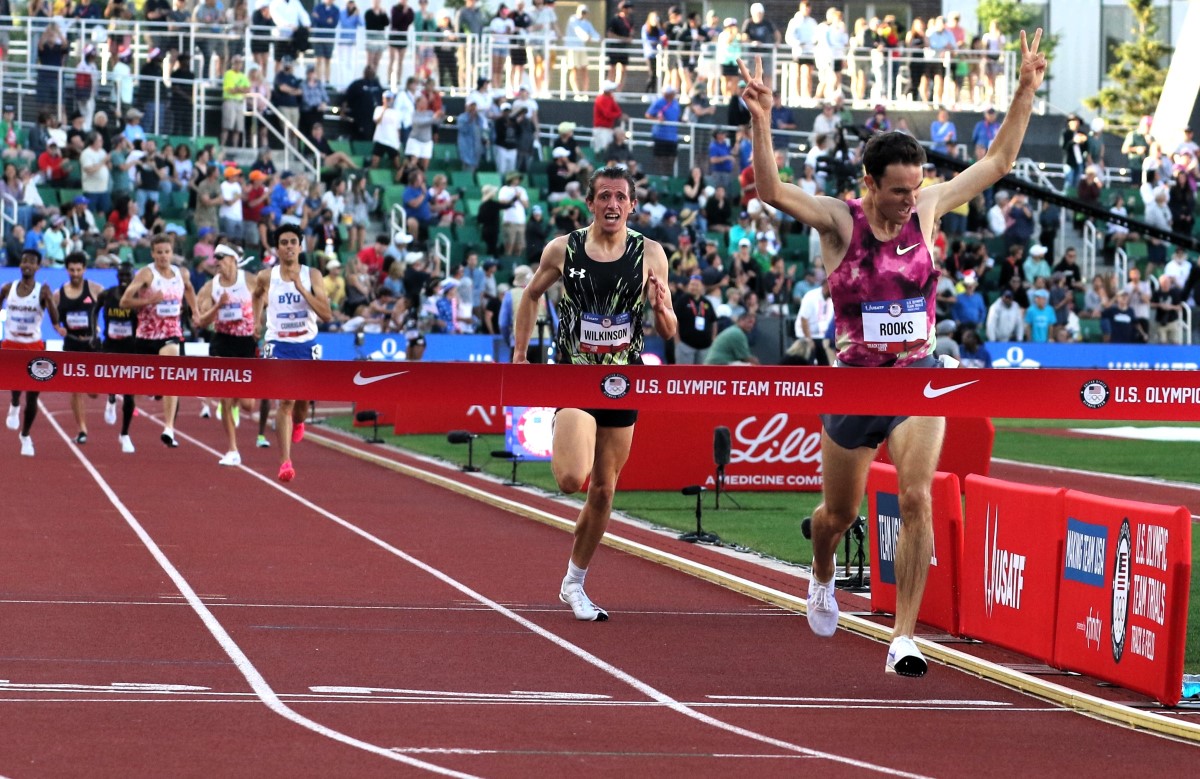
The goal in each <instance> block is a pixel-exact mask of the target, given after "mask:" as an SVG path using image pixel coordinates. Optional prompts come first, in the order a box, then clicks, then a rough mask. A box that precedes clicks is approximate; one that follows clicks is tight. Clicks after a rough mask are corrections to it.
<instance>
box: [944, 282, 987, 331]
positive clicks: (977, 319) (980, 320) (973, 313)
mask: <svg viewBox="0 0 1200 779" xmlns="http://www.w3.org/2000/svg"><path fill="white" fill-rule="evenodd" d="M987 313H988V312H987V302H986V301H985V300H984V298H983V294H982V293H980V292H979V279H978V278H977V277H976V275H975V271H967V272H966V273H964V274H963V277H962V290H961V291H960V292H959V293H958V294H957V295H956V296H955V300H954V305H953V306H952V307H951V309H950V315H951V317H952V318H953V319H954V321H955V322H957V323H958V324H959V325H967V326H970V327H982V326H983V325H984V322H985V320H986V319H987Z"/></svg>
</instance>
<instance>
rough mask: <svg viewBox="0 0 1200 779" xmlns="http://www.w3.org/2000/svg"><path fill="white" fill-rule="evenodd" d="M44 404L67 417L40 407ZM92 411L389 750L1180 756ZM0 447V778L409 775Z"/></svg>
mask: <svg viewBox="0 0 1200 779" xmlns="http://www.w3.org/2000/svg"><path fill="white" fill-rule="evenodd" d="M47 402H48V403H49V404H50V405H51V407H52V408H54V409H56V410H57V411H56V414H55V417H56V419H58V420H61V422H62V423H63V425H64V427H65V429H66V430H67V431H68V432H69V433H72V434H73V432H74V429H73V423H72V422H71V421H70V414H69V412H68V411H65V402H62V401H60V400H58V399H56V398H47ZM156 406H157V404H151V408H152V410H157V408H156ZM99 408H100V406H99V405H98V404H97V405H93V406H92V409H93V413H92V436H91V442H90V443H88V444H87V445H86V446H84V447H82V448H81V451H82V452H83V454H85V455H86V456H87V457H88V459H89V461H90V462H91V463H92V464H93V465H94V467H95V469H96V471H97V472H98V474H99V475H100V476H101V477H102V478H103V480H104V481H105V482H106V483H107V484H108V485H110V486H111V489H112V491H113V492H114V493H115V494H116V496H118V497H119V499H120V501H122V503H123V504H124V506H126V507H127V509H128V511H129V513H130V514H131V515H132V516H133V517H134V518H135V519H136V521H137V522H138V523H140V525H141V526H142V527H144V528H145V532H146V534H147V535H148V536H149V537H150V538H151V539H153V542H154V543H155V544H157V546H158V548H160V549H161V551H162V553H163V555H165V557H166V558H167V559H168V560H169V561H170V564H171V565H172V566H173V567H174V568H175V569H176V570H177V571H178V572H179V574H180V575H181V576H182V578H183V579H184V580H186V582H187V584H188V585H189V586H190V587H191V588H192V589H194V591H195V592H196V593H198V594H199V595H200V597H201V599H202V600H203V602H204V604H205V606H206V607H207V609H208V610H209V611H210V612H211V614H212V615H213V617H214V618H215V619H216V621H217V622H218V623H219V624H220V626H221V628H222V629H223V630H224V631H226V632H227V633H228V635H229V637H230V638H231V639H232V641H233V642H234V643H235V644H236V648H237V650H238V651H240V652H243V653H244V655H245V657H246V658H247V659H248V661H249V663H250V664H252V666H253V668H254V669H255V670H256V671H257V672H258V673H260V674H261V675H262V678H263V680H264V681H265V684H266V685H268V686H269V688H270V690H272V691H273V692H274V693H275V694H277V695H278V696H279V697H280V699H281V700H282V701H283V703H285V704H286V705H287V706H289V707H291V709H293V710H294V711H295V712H297V713H298V715H300V716H302V717H307V718H309V719H310V720H311V721H314V722H316V723H320V725H322V726H324V727H326V728H329V729H332V730H334V731H338V732H340V733H342V734H345V735H346V736H347V737H350V738H353V739H357V740H359V742H361V743H362V744H366V745H374V746H375V747H378V748H383V749H395V750H399V751H398V752H397V753H396V754H402V755H404V756H405V757H406V758H407V759H410V760H418V761H425V762H426V763H428V764H430V765H432V766H438V767H440V768H442V769H447V770H452V771H460V772H464V773H468V774H473V775H478V776H489V777H505V778H507V777H526V776H533V775H547V776H554V775H565V774H567V772H570V775H572V776H575V777H592V776H613V775H618V774H623V775H628V776H686V777H689V779H693V778H694V777H706V776H722V777H724V776H731V775H732V776H756V777H758V776H764V777H772V776H794V775H796V774H798V773H799V772H801V771H805V770H807V769H814V770H821V771H824V772H826V774H827V775H832V776H858V775H868V774H876V773H879V769H886V770H888V771H896V772H908V773H911V774H917V775H926V776H964V775H971V776H988V775H992V776H1013V775H1037V776H1047V775H1065V774H1067V773H1068V772H1069V773H1071V774H1072V775H1084V776H1087V775H1103V774H1107V773H1110V772H1111V771H1112V770H1113V766H1114V765H1121V764H1136V765H1138V766H1139V769H1141V770H1145V771H1162V772H1164V773H1165V772H1172V771H1178V770H1180V769H1182V768H1184V767H1186V766H1189V765H1192V764H1194V761H1195V760H1196V759H1197V755H1198V754H1200V753H1198V752H1197V750H1196V748H1195V747H1193V746H1190V745H1185V744H1181V743H1177V742H1174V741H1171V740H1168V739H1163V738H1159V737H1156V736H1152V735H1147V734H1144V733H1139V732H1135V731H1131V730H1128V729H1124V728H1120V727H1117V726H1113V725H1108V724H1105V723H1103V722H1100V721H1097V720H1094V719H1091V718H1087V717H1083V716H1080V715H1077V714H1073V713H1070V712H1066V711H1063V710H1060V709H1056V708H1054V707H1053V706H1051V705H1049V704H1047V703H1044V702H1042V701H1039V700H1037V699H1034V698H1030V697H1027V696H1024V695H1021V694H1018V693H1016V692H1013V691H1011V690H1008V689H1006V688H1003V687H1000V686H997V685H994V684H992V683H989V682H985V681H983V680H980V679H977V678H975V677H972V676H969V675H966V674H963V673H960V672H957V671H954V670H951V669H949V668H946V667H942V666H938V665H935V666H934V667H933V668H932V669H931V671H930V674H929V675H928V676H927V677H925V678H924V679H921V680H910V679H900V678H897V677H894V676H890V675H885V674H884V673H883V665H884V655H885V653H886V647H884V645H882V644H879V643H876V642H872V641H869V640H866V639H863V638H860V637H857V636H854V635H852V634H849V633H846V632H844V631H839V632H838V634H837V635H836V636H834V637H833V638H832V639H827V640H820V639H817V638H815V637H814V636H813V635H812V634H811V633H810V632H809V630H808V628H807V626H806V625H805V624H804V620H803V618H802V617H797V616H795V615H792V614H790V613H786V612H782V611H779V610H777V609H774V608H771V607H767V606H764V605H763V604H761V603H759V602H757V601H754V600H752V599H750V598H748V597H746V596H743V595H741V594H738V593H735V592H733V591H731V590H726V589H723V588H721V587H718V586H716V585H713V584H709V583H706V582H703V581H700V580H698V579H695V578H692V577H690V576H687V575H684V574H682V573H679V572H676V571H673V570H670V569H667V568H663V567H661V566H660V565H657V564H654V563H651V562H648V561H646V560H642V559H640V558H636V557H633V556H631V555H627V554H624V553H621V552H617V551H614V550H611V549H608V548H602V549H601V551H600V552H599V553H598V555H597V558H596V561H595V563H594V565H593V567H592V573H591V575H590V577H589V580H588V582H589V583H588V589H589V593H590V594H591V595H592V597H593V598H594V599H595V600H596V601H597V602H599V603H600V604H602V605H604V606H605V607H607V608H608V609H609V610H610V611H611V613H612V620H611V621H609V622H607V623H579V622H576V621H575V620H574V619H573V618H572V617H571V615H570V613H569V612H568V611H567V610H566V609H565V607H563V606H562V605H561V604H560V603H559V602H558V598H557V588H558V583H559V579H560V578H561V575H562V573H563V571H562V569H563V568H564V566H565V560H566V556H567V552H568V549H569V544H570V537H569V536H568V535H567V534H566V533H564V532H562V531H561V530H559V529H556V528H553V527H550V526H547V525H544V524H541V523H539V522H535V521H532V520H529V519H525V518H522V517H519V516H517V515H514V514H511V513H508V512H505V511H503V510H500V509H497V508H494V507H491V506H488V505H485V504H482V503H480V502H478V501H475V500H472V499H470V498H468V497H466V496H463V495H459V494H457V493H454V492H451V491H447V490H445V489H442V488H439V487H436V486H433V485H430V484H427V483H425V482H423V481H419V480H416V479H412V478H409V477H405V476H402V475H399V474H396V473H394V472H392V471H390V470H387V469H384V468H382V467H378V466H376V465H372V464H370V463H366V462H363V461H361V460H358V459H355V458H352V457H349V456H347V455H345V454H342V453H339V452H336V451H332V450H329V449H326V448H324V447H321V446H318V445H315V444H313V443H312V442H307V443H303V444H300V445H299V446H297V447H296V448H295V450H294V460H295V463H296V468H297V471H298V474H299V475H298V477H297V480H296V481H295V482H293V483H292V484H291V485H288V486H287V487H286V488H284V489H277V488H276V487H275V486H272V484H273V483H272V482H270V481H269V480H264V479H261V478H259V477H258V476H256V475H255V473H251V472H250V471H254V472H256V473H257V474H267V475H268V476H273V474H274V473H275V470H276V468H277V465H278V463H277V460H276V457H275V450H274V449H271V450H257V449H253V448H251V447H252V442H253V435H252V430H249V429H246V428H247V424H246V423H245V422H244V423H243V430H242V431H241V435H242V441H243V457H244V459H245V462H246V464H247V466H248V470H242V469H226V468H221V467H219V466H217V464H216V460H217V456H218V454H219V451H220V450H221V449H222V448H223V447H222V445H221V443H220V442H221V441H222V435H221V433H220V429H219V425H218V423H217V422H216V421H215V420H209V421H201V420H198V419H196V418H195V401H188V400H185V401H184V407H183V408H184V410H183V412H182V413H181V424H180V431H181V433H182V436H181V440H182V446H181V447H180V448H179V449H176V450H167V449H165V448H164V447H162V445H161V444H160V443H158V440H157V435H158V432H159V428H158V427H157V426H156V425H154V424H153V423H152V422H151V421H149V420H146V419H138V420H135V423H134V430H133V436H134V440H135V442H136V443H137V446H138V452H137V453H136V454H134V455H121V454H120V453H119V450H118V448H117V445H116V440H115V439H116V435H115V429H114V428H110V427H107V426H105V425H103V423H102V422H101V421H100V419H99V413H98V409H99ZM188 436H195V437H196V438H197V439H198V440H199V441H201V442H203V443H205V444H207V445H209V446H210V447H213V448H214V449H215V450H217V454H214V453H212V452H209V451H206V450H204V449H202V448H200V447H199V446H197V445H195V444H193V443H192V442H191V441H190V440H189V439H188ZM15 439H16V436H15V434H12V433H7V434H6V435H5V436H4V437H2V438H0V473H2V474H3V484H4V490H3V494H4V496H5V504H6V505H5V508H6V510H5V512H4V514H3V517H4V519H3V522H4V531H5V532H4V534H3V537H4V539H5V543H4V544H3V547H0V548H2V549H3V552H0V563H2V567H0V571H2V572H3V573H2V576H3V585H0V627H2V629H0V658H2V660H0V662H2V663H3V665H2V666H0V669H2V670H0V679H3V680H6V684H3V685H0V729H2V732H3V733H4V738H3V739H0V775H3V776H9V777H28V776H38V777H42V776H47V777H53V776H81V775H86V776H89V777H131V776H255V777H262V776H289V777H293V776H296V777H304V776H322V777H328V776H354V777H371V776H423V775H433V774H431V773H430V772H429V771H428V770H427V769H424V768H421V767H419V766H414V765H406V764H401V763H397V762H394V761H392V760H390V759H388V758H387V757H385V756H383V755H380V754H377V753H375V752H371V751H367V749H364V748H361V747H357V746H352V745H348V744H344V743H339V742H337V741H334V740H332V739H331V738H328V737H326V736H323V735H319V734H317V733H314V732H312V731H311V730H308V729H305V728H303V727H301V726H300V725H298V724H295V723H294V722H292V721H289V720H287V719H284V718H283V717H282V716H280V715H279V714H277V713H275V712H274V711H272V710H270V709H269V708H268V707H267V706H266V705H265V704H264V703H262V702H261V701H260V700H259V698H258V697H256V695H255V693H254V690H253V689H252V687H251V684H250V683H249V682H248V681H247V679H246V677H245V676H244V675H243V673H242V671H240V670H239V669H238V668H237V667H236V666H235V665H234V662H233V661H232V660H231V659H230V656H229V654H228V653H227V652H226V651H225V650H224V649H223V648H222V646H221V645H219V644H218V641H217V640H216V639H215V638H214V637H213V635H212V634H211V633H210V631H209V629H208V628H206V627H205V625H204V624H203V623H202V621H201V619H200V617H199V616H198V615H197V613H196V611H195V610H193V608H192V607H191V606H189V605H187V604H186V603H183V602H182V599H181V597H180V592H179V590H178V589H177V588H176V586H175V584H174V583H173V582H172V580H171V579H170V578H169V577H168V576H167V574H166V573H165V572H164V570H163V568H162V567H161V566H160V565H159V564H158V563H157V562H156V561H155V559H154V558H153V557H152V556H151V554H150V553H149V552H148V551H147V548H146V546H145V545H144V544H143V543H142V541H141V540H139V538H138V537H137V536H136V535H135V533H134V532H133V530H132V529H131V528H130V525H129V524H128V523H127V522H126V520H125V518H124V517H123V516H122V515H121V514H120V513H119V512H118V511H117V510H116V509H114V507H113V506H112V505H111V503H110V502H109V500H108V498H107V497H106V496H105V494H104V492H103V491H102V490H101V488H100V487H99V486H98V485H97V483H96V481H95V480H94V479H93V478H92V476H91V475H90V474H89V472H88V471H87V470H86V469H85V468H84V466H83V465H82V464H81V463H80V461H79V460H78V459H77V458H76V457H75V455H74V454H73V453H72V452H71V451H70V448H69V447H68V445H67V443H66V442H65V440H63V439H62V438H61V437H59V436H58V435H56V434H55V433H54V431H53V429H52V427H51V425H50V424H49V423H48V421H47V420H46V419H39V421H38V422H37V423H36V425H35V428H34V439H35V441H36V443H37V447H38V453H37V457H35V458H33V459H29V458H22V457H19V456H18V455H17V451H18V447H17V443H16V440H15ZM364 448H365V447H364ZM372 451H379V450H377V449H376V450H372ZM470 481H471V482H472V483H476V480H474V479H471V480H470ZM480 483H482V482H480ZM489 488H490V489H493V490H495V491H497V492H499V493H501V494H505V495H508V496H510V497H511V496H517V495H521V496H522V497H526V498H527V496H524V495H523V493H518V492H516V491H514V490H508V489H505V488H501V487H498V486H495V485H491V484H489ZM293 495H296V496H300V497H302V498H304V499H305V500H307V501H309V502H310V505H305V504H302V503H300V502H297V500H296V499H295V498H294V497H293ZM529 502H532V503H537V504H538V505H540V506H545V507H553V508H554V509H555V510H556V511H558V512H559V513H563V510H562V508H561V507H559V506H556V505H555V504H553V503H552V502H551V501H548V500H538V499H535V500H531V501H529ZM314 506H315V507H319V508H320V509H323V510H324V512H328V514H333V515H335V516H336V517H339V518H341V519H342V520H344V521H345V522H346V523H348V524H349V525H352V526H353V528H358V529H361V531H363V532H364V533H366V534H371V535H372V536H374V538H375V539H377V541H378V542H376V541H373V540H371V539H369V538H365V537H364V536H363V535H361V534H358V533H356V532H354V530H353V529H352V528H348V527H346V526H344V525H342V524H339V523H337V522H335V521H334V520H332V519H331V518H330V517H329V516H328V514H327V513H324V512H322V511H320V510H317V509H316V508H314ZM614 530H616V531H617V532H620V533H621V534H622V535H627V536H631V537H636V538H637V539H638V540H652V539H653V540H655V543H656V544H657V545H659V546H663V547H665V548H667V549H668V550H669V551H672V552H676V553H686V554H688V555H690V556H695V557H700V558H703V559H704V560H705V561H707V562H713V563H720V564H721V565H722V566H723V567H726V568H734V569H737V572H739V573H742V572H745V571H749V570H750V569H752V568H755V566H754V565H753V563H751V562H749V561H741V562H737V563H731V562H730V561H729V560H728V558H725V557H724V556H721V555H718V554H717V553H715V552H713V551H712V550H707V549H697V548H694V547H691V546H687V545H684V544H681V543H678V542H674V541H670V540H668V541H663V540H662V539H661V538H659V537H657V536H654V535H653V534H651V533H649V532H647V531H637V532H630V531H628V529H627V528H626V527H624V526H616V527H614ZM381 544H386V545H390V547H391V549H387V548H383V547H382V546H381ZM406 556H411V557H406ZM414 561H419V563H420V565H418V564H415V562H414ZM421 565H423V566H427V567H428V569H425V568H422V567H420V566H421ZM435 572H436V573H438V574H440V576H441V577H442V578H439V576H438V575H435ZM763 577H766V578H769V579H780V580H782V579H785V578H787V577H786V576H785V575H784V574H780V573H777V572H769V571H767V572H764V571H763V570H762V569H759V577H758V578H763ZM455 583H457V586H455ZM788 588H790V589H795V588H796V585H795V582H794V581H793V582H790V583H789V584H788ZM506 611H507V612H508V613H506ZM509 613H511V614H512V615H514V616H515V617H516V619H514V618H512V617H511V616H509ZM114 683H138V684H154V685H191V686H195V687H199V688H205V689H202V690H182V689H180V690H176V691H171V690H170V689H169V688H162V689H159V688H146V689H145V690H142V691H136V692H131V691H117V688H113V687H112V686H111V685H113V684H114ZM37 685H95V686H98V687H100V689H99V690H94V689H92V690H89V689H87V688H85V687H75V688H47V687H38V686H37ZM127 689H128V688H127ZM572 696H573V697H572ZM722 696H736V697H722ZM656 698H657V700H655V699H656ZM822 699H828V700H822ZM673 702H679V703H678V704H673ZM668 704H673V706H674V707H672V705H668ZM689 714H694V716H689ZM697 717H710V718H714V719H715V720H716V721H719V722H720V723H724V724H725V725H727V726H729V727H726V728H722V727H718V726H717V725H715V724H713V723H712V722H705V721H701V720H700V719H697ZM734 729H742V730H741V731H738V732H734ZM789 745H790V746H789ZM1064 745H1069V748H1064ZM797 748H800V751H798V749H797ZM804 750H808V751H804ZM818 753H820V754H818ZM831 756H838V757H840V758H841V759H842V760H841V761H840V762H839V761H837V760H833V759H831Z"/></svg>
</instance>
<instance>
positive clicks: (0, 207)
mask: <svg viewBox="0 0 1200 779" xmlns="http://www.w3.org/2000/svg"><path fill="white" fill-rule="evenodd" d="M10 205H11V206H12V214H11V215H9V212H8V207H9V206H10ZM20 207H21V204H20V203H18V202H17V199H16V198H15V197H13V196H12V195H10V194H8V193H7V192H5V193H3V194H2V195H0V241H3V240H4V237H5V236H6V235H8V226H9V225H14V226H15V225H16V224H17V212H18V209H19V208H20Z"/></svg>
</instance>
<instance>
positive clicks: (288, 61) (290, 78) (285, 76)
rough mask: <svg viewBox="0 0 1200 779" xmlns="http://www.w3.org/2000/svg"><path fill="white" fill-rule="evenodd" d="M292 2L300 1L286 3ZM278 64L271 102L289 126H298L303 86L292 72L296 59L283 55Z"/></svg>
mask: <svg viewBox="0 0 1200 779" xmlns="http://www.w3.org/2000/svg"><path fill="white" fill-rule="evenodd" d="M292 4H295V5H299V4H300V3H299V0H289V2H288V5H292ZM278 65H279V69H278V70H276V71H275V88H274V89H273V90H272V91H271V103H272V104H273V105H274V106H275V108H276V109H278V111H279V114H280V115H281V116H282V117H283V118H284V119H286V120H287V122H288V124H290V125H291V127H293V128H299V126H300V96H301V95H303V94H304V86H303V85H302V84H301V83H300V79H299V78H297V76H296V74H295V72H294V71H295V66H296V60H295V59H293V58H292V57H291V56H284V57H282V58H280V59H279V61H278ZM292 132H295V130H292Z"/></svg>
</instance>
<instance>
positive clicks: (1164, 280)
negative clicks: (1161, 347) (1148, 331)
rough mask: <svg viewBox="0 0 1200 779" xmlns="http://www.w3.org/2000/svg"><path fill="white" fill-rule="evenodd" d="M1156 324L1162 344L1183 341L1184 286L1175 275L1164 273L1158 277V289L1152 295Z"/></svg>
mask: <svg viewBox="0 0 1200 779" xmlns="http://www.w3.org/2000/svg"><path fill="white" fill-rule="evenodd" d="M1150 305H1151V307H1152V308H1153V309H1154V321H1155V325H1156V328H1155V330H1156V340H1157V341H1158V343H1162V344H1181V343H1183V319H1182V316H1181V314H1180V311H1182V309H1183V307H1184V305H1186V303H1185V301H1184V297H1183V286H1182V285H1180V284H1178V283H1177V282H1176V279H1175V277H1174V276H1172V275H1171V274H1169V273H1164V274H1163V275H1162V276H1160V277H1159V279H1158V289H1157V290H1155V291H1154V294H1153V295H1152V297H1151V303H1150Z"/></svg>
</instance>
